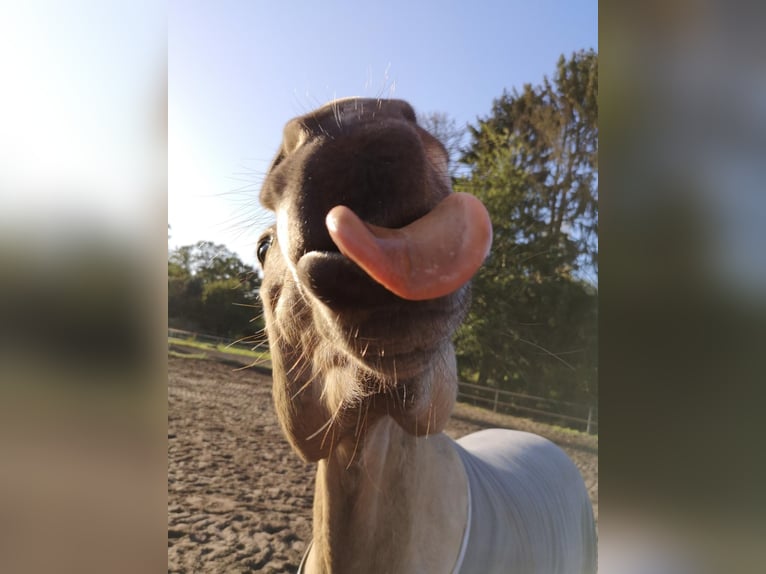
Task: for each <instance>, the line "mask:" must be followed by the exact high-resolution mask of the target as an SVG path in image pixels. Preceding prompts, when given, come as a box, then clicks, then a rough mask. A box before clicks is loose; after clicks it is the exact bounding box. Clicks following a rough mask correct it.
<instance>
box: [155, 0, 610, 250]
mask: <svg viewBox="0 0 766 574" xmlns="http://www.w3.org/2000/svg"><path fill="white" fill-rule="evenodd" d="M597 42H598V4H597V2H596V1H594V0H592V1H560V2H553V1H540V0H537V1H534V2H528V1H527V2H517V1H491V2H468V1H466V0H464V1H463V2H434V1H428V2H416V1H410V2H403V1H400V0H395V1H390V2H386V3H383V2H376V3H363V2H347V1H334V2H322V3H319V2H315V3H310V2H268V1H261V0H255V1H232V0H229V1H223V2H209V1H189V0H184V1H181V0H172V1H171V2H170V3H169V4H168V98H169V101H168V109H169V119H168V130H169V133H168V138H169V139H168V186H169V189H168V221H169V223H170V224H171V226H172V229H171V240H170V243H169V244H170V246H171V247H175V246H178V245H186V244H189V243H193V242H196V241H197V240H201V239H206V240H211V241H215V242H216V243H223V244H225V245H226V246H227V247H229V248H230V249H232V250H234V251H236V252H237V253H238V254H239V255H240V257H241V258H242V259H243V260H245V261H246V262H248V263H251V264H254V262H255V259H254V256H253V250H254V243H255V241H256V240H257V238H258V235H259V234H260V232H261V231H262V230H263V228H264V227H265V226H266V225H268V223H269V222H270V216H269V214H267V213H266V212H264V211H262V210H261V209H260V207H259V206H258V202H257V196H258V191H259V188H260V182H261V181H262V178H263V174H264V172H265V170H266V168H267V167H268V164H269V162H270V161H271V159H272V157H273V156H274V154H275V152H276V149H277V146H278V145H279V141H280V138H281V133H282V128H283V126H284V124H285V122H286V121H287V120H289V119H290V118H291V117H294V116H296V115H299V114H302V113H305V112H307V111H309V110H311V109H313V108H314V107H317V106H318V105H321V104H322V103H325V102H326V101H328V100H330V99H333V98H335V97H343V96H351V95H359V96H369V97H377V96H384V97H389V96H392V97H397V98H403V99H406V100H408V101H409V102H410V103H411V104H413V106H415V108H416V109H417V110H419V111H423V112H431V111H441V112H446V113H447V114H449V115H450V116H451V117H453V118H454V119H455V120H456V121H457V122H458V123H460V124H464V123H466V122H468V123H475V121H476V119H477V118H478V117H483V116H486V115H487V114H488V113H489V111H490V108H491V105H492V101H493V99H495V98H497V97H498V96H500V95H501V94H502V92H503V90H504V89H507V90H511V89H513V88H514V87H521V86H522V85H523V84H524V83H533V84H534V83H538V82H540V81H541V80H542V78H543V76H544V75H551V74H552V72H553V70H554V67H555V64H556V60H557V59H558V57H559V55H560V54H562V53H563V54H567V55H568V54H570V53H571V52H573V51H575V50H579V49H586V48H594V49H597V47H598V43H597Z"/></svg>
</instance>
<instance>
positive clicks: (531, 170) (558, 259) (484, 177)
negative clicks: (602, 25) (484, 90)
mask: <svg viewBox="0 0 766 574" xmlns="http://www.w3.org/2000/svg"><path fill="white" fill-rule="evenodd" d="M597 69H598V56H597V54H595V53H594V52H578V53H576V54H574V55H573V56H572V58H571V59H570V60H566V59H564V58H563V57H562V58H561V59H560V60H559V62H558V66H557V71H556V75H555V76H554V80H553V82H551V81H549V80H548V79H547V78H545V79H544V81H543V83H542V85H540V86H534V87H533V86H531V85H526V86H524V89H523V90H522V92H520V93H519V92H516V91H514V92H513V93H511V94H508V93H504V94H503V95H502V96H501V97H500V98H499V99H498V100H497V101H496V102H495V103H494V106H493V110H492V114H491V115H490V116H489V117H488V118H486V119H483V120H480V121H479V123H478V126H476V127H474V126H470V127H469V131H470V134H471V138H472V141H471V143H470V145H469V147H468V149H467V150H466V153H465V155H464V156H463V162H464V163H465V164H466V165H467V166H468V168H469V170H470V172H469V173H468V175H466V176H464V177H461V178H457V179H456V180H455V189H456V190H458V191H465V192H468V193H472V194H474V195H476V196H477V197H479V198H480V199H481V200H482V201H483V202H484V204H485V205H486V206H487V208H488V209H489V212H490V215H491V218H492V223H493V227H494V237H493V248H492V254H491V255H490V257H489V259H488V260H487V262H486V263H485V265H484V267H483V268H482V269H481V270H480V271H479V273H478V274H477V276H476V278H475V280H474V286H473V293H474V303H473V307H472V309H471V311H470V313H469V316H468V318H467V320H466V321H465V323H464V325H463V327H462V328H461V329H460V331H459V332H458V334H457V337H456V345H457V351H458V360H459V368H460V371H461V375H462V376H463V378H465V379H467V380H472V381H474V382H477V383H478V384H489V385H493V386H498V387H501V388H505V389H508V390H515V391H521V392H526V393H529V394H533V395H539V396H544V397H549V398H557V399H562V400H578V401H586V400H587V401H595V398H596V394H597V389H598V387H597V366H596V365H597V362H596V358H597V357H596V353H597V351H596V348H597V346H596V341H597V290H596V288H595V286H594V285H592V284H590V283H589V282H587V281H585V280H583V277H584V276H589V277H593V276H595V274H596V273H597V254H598V243H597V237H596V235H597V229H598V227H597V225H598V191H597V183H598V159H597V158H598V156H597V151H598V120H597V118H598V109H597V102H596V96H597V84H598V78H597Z"/></svg>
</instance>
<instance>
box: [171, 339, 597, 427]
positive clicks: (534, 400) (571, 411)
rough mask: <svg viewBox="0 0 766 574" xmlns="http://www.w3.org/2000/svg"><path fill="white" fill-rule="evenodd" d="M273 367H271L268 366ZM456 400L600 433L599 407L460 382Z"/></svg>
mask: <svg viewBox="0 0 766 574" xmlns="http://www.w3.org/2000/svg"><path fill="white" fill-rule="evenodd" d="M168 337H173V338H177V339H186V340H193V341H199V342H201V343H212V344H221V345H225V346H230V347H238V348H241V349H252V346H253V344H252V343H238V342H232V341H230V340H229V339H225V338H223V337H217V336H215V335H205V334H203V333H195V332H192V331H184V330H182V329H173V328H168ZM266 366H269V367H270V364H269V365H266ZM457 398H458V400H459V401H462V402H466V403H471V404H473V405H476V406H480V407H483V408H488V409H492V410H493V411H495V412H500V413H504V414H510V415H517V416H523V417H528V418H533V419H537V420H541V421H543V422H546V423H552V424H558V425H562V426H567V427H573V428H576V429H578V430H584V431H585V432H587V433H589V434H590V433H597V432H598V407H595V406H592V405H583V404H579V403H571V402H567V401H558V400H555V399H547V398H545V397H535V396H531V395H525V394H522V393H514V392H511V391H504V390H501V389H495V388H492V387H484V386H480V385H473V384H471V383H462V382H461V383H458V393H457Z"/></svg>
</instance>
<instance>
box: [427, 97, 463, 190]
mask: <svg viewBox="0 0 766 574" xmlns="http://www.w3.org/2000/svg"><path fill="white" fill-rule="evenodd" d="M418 123H419V124H420V126H421V127H422V128H423V129H425V130H426V131H427V132H428V133H430V134H431V135H432V136H434V137H435V138H436V139H437V140H439V141H440V142H441V144H442V145H443V146H444V149H446V150H447V155H448V156H449V174H450V176H451V177H453V178H454V177H456V176H457V174H458V171H459V169H460V163H459V162H460V158H461V155H462V154H463V147H462V145H463V140H464V139H465V135H466V128H465V127H460V126H458V124H457V122H456V121H455V119H454V118H451V117H450V116H448V115H447V114H445V113H444V112H428V113H423V114H418Z"/></svg>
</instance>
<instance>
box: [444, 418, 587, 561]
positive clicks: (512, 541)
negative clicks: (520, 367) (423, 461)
mask: <svg viewBox="0 0 766 574" xmlns="http://www.w3.org/2000/svg"><path fill="white" fill-rule="evenodd" d="M455 450H456V451H457V453H458V454H459V455H460V458H461V460H462V461H463V466H464V467H465V471H466V474H467V475H468V485H469V506H470V511H469V522H468V525H467V526H466V539H465V540H464V548H463V549H462V551H461V556H460V558H459V560H458V564H457V566H456V568H455V572H459V573H460V574H493V573H503V574H505V573H514V574H537V573H540V574H586V573H587V574H590V573H591V572H595V571H596V555H595V553H596V551H595V546H596V545H595V530H594V524H593V510H592V508H591V505H590V500H589V498H588V493H587V491H586V489H585V485H584V484H583V481H582V477H581V476H580V472H579V471H578V470H577V467H576V466H575V465H574V464H573V463H572V461H571V460H570V459H569V457H567V455H566V454H564V452H563V451H562V450H561V449H560V448H559V447H557V446H556V445H554V444H553V443H552V442H550V441H548V440H546V439H544V438H542V437H540V436H537V435H533V434H530V433H525V432H519V431H511V430H505V429H488V430H483V431H479V432H476V433H473V434H470V435H467V436H465V437H463V438H461V439H460V440H458V441H457V443H456V446H455Z"/></svg>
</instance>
